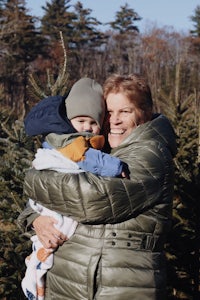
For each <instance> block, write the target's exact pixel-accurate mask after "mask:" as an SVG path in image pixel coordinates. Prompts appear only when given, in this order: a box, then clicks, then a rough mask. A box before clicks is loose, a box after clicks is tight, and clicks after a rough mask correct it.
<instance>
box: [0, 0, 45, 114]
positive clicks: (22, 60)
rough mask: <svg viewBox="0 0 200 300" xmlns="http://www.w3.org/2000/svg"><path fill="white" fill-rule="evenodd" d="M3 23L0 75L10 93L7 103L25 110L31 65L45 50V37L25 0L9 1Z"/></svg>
mask: <svg viewBox="0 0 200 300" xmlns="http://www.w3.org/2000/svg"><path fill="white" fill-rule="evenodd" d="M0 25H1V26H2V30H1V51H2V58H1V59H3V64H2V68H1V71H0V77H1V82H2V83H3V84H4V89H5V92H6V94H7V95H8V98H7V99H8V100H7V102H6V103H5V104H7V105H9V106H14V107H15V109H16V111H17V112H18V111H20V112H23V111H24V106H25V105H26V100H27V99H26V96H27V94H26V92H27V91H26V86H27V79H28V65H29V64H30V62H32V61H34V60H35V58H36V57H37V56H38V53H42V52H43V50H42V49H43V45H44V40H43V39H41V36H40V34H39V32H37V31H36V29H35V25H34V18H33V17H31V16H30V15H28V14H27V12H26V8H25V1H24V0H9V1H7V2H6V4H5V7H4V8H3V10H2V17H1V20H0ZM16 74H17V76H16ZM17 99H18V101H17ZM19 99H21V101H19Z"/></svg>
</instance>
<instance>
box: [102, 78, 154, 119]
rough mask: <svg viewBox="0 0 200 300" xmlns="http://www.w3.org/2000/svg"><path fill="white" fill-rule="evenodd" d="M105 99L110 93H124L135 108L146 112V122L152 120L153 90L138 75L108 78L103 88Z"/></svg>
mask: <svg viewBox="0 0 200 300" xmlns="http://www.w3.org/2000/svg"><path fill="white" fill-rule="evenodd" d="M103 92H104V98H105V99H106V98H107V96H108V94H110V93H114V94H117V93H122V94H124V95H125V96H126V97H127V98H128V99H129V100H130V101H131V102H133V103H134V105H135V107H136V108H138V109H140V110H141V111H143V112H144V115H145V119H146V120H145V121H147V120H149V119H151V116H152V109H153V101H152V96H151V90H150V87H149V85H148V84H147V81H146V80H145V78H144V77H143V76H141V75H138V74H130V75H118V74H114V75H111V76H110V77H108V78H107V80H106V81H105V83H104V86H103Z"/></svg>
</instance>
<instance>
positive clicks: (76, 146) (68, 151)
mask: <svg viewBox="0 0 200 300" xmlns="http://www.w3.org/2000/svg"><path fill="white" fill-rule="evenodd" d="M88 147H89V146H88V142H87V141H86V139H85V137H83V136H79V137H77V138H76V139H75V140H73V142H71V144H68V145H66V146H65V147H63V148H59V149H57V151H59V152H61V153H62V154H63V155H64V156H66V157H67V158H69V159H71V160H72V161H74V162H77V161H81V160H84V154H85V151H86V150H87V149H88Z"/></svg>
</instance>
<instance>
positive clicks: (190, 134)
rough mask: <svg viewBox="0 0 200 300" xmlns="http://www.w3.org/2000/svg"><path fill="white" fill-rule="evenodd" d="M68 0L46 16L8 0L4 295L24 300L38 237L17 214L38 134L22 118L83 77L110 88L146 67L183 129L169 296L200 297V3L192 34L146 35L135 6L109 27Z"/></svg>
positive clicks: (3, 94)
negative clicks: (33, 239)
mask: <svg viewBox="0 0 200 300" xmlns="http://www.w3.org/2000/svg"><path fill="white" fill-rule="evenodd" d="M70 2H71V1H70V0H52V1H48V2H47V3H46V5H45V6H44V7H43V11H44V14H43V16H42V17H41V18H38V17H37V16H32V15H30V14H29V13H28V10H27V8H26V1H24V0H0V41H1V43H0V66H1V68H0V105H1V113H0V121H1V122H0V123H1V124H0V129H1V130H0V154H1V159H0V179H1V180H0V299H2V300H15V299H16V300H20V299H25V298H24V296H23V293H22V291H21V285H20V284H21V279H22V277H23V276H24V271H25V264H24V259H25V257H26V255H27V254H28V253H30V242H29V240H28V239H26V238H25V237H23V236H22V235H21V231H20V229H19V228H18V226H17V223H16V219H17V217H18V215H19V213H20V212H21V211H22V210H23V208H24V205H25V203H26V200H27V199H26V198H25V197H24V195H23V179H24V175H25V172H26V170H27V169H28V168H29V167H30V166H31V160H32V159H33V156H34V153H35V151H36V149H37V147H39V146H40V138H39V137H36V138H30V137H27V136H26V135H25V132H24V127H23V119H24V117H25V116H26V114H27V113H28V112H29V110H30V109H31V107H32V106H33V105H35V104H36V103H37V102H38V101H39V100H40V99H42V98H44V97H46V96H49V95H57V94H60V95H63V96H65V95H67V93H68V91H69V89H70V87H71V86H72V84H73V83H74V82H75V81H76V80H78V79H79V78H81V77H83V76H88V77H91V78H94V79H96V80H97V81H98V82H99V83H101V84H102V83H103V82H104V80H105V79H106V78H107V77H108V76H109V75H110V74H111V73H123V74H128V73H143V74H144V75H145V76H146V77H147V79H148V82H149V85H150V87H151V90H152V95H153V99H154V103H155V111H157V112H162V113H164V114H165V115H166V116H167V117H168V118H169V119H170V120H171V122H172V124H173V126H174V128H175V131H176V134H177V142H178V154H177V157H176V159H175V166H176V182H175V195H174V201H173V227H172V230H171V232H170V234H169V237H168V241H167V244H166V254H167V269H168V299H170V300H176V299H184V300H190V299H194V300H197V299H200V200H199V199H200V197H199V195H200V169H199V166H200V99H199V95H200V84H199V83H200V6H197V7H196V8H195V9H194V12H195V13H194V15H193V16H191V21H192V22H193V30H191V31H190V33H189V34H185V33H180V32H176V31H174V30H173V28H169V27H162V28H159V27H157V26H155V25H152V26H149V28H147V29H146V30H145V31H144V32H143V33H140V32H139V30H138V24H139V22H140V21H141V19H142V16H139V15H138V13H137V12H136V11H135V10H134V9H132V8H130V7H129V5H128V4H125V5H124V6H121V7H120V9H119V11H117V12H116V15H115V19H114V20H111V21H110V22H109V23H108V24H107V25H109V29H107V30H106V31H102V30H99V28H100V27H99V25H101V23H100V22H99V21H98V20H97V19H96V18H94V17H93V16H92V10H91V9H89V8H85V7H84V6H83V4H82V3H81V2H79V1H77V3H76V4H75V5H73V6H72V5H71V4H70ZM101 28H102V27H101Z"/></svg>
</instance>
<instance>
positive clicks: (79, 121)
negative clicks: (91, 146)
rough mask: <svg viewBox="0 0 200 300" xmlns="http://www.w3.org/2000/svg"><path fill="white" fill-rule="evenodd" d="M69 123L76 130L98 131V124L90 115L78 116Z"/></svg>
mask: <svg viewBox="0 0 200 300" xmlns="http://www.w3.org/2000/svg"><path fill="white" fill-rule="evenodd" d="M71 123H72V125H73V127H74V128H75V129H76V130H77V131H78V132H91V133H94V134H99V133H100V128H99V125H98V124H97V122H96V121H95V120H94V119H93V118H91V117H85V116H78V117H75V118H73V119H71Z"/></svg>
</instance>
